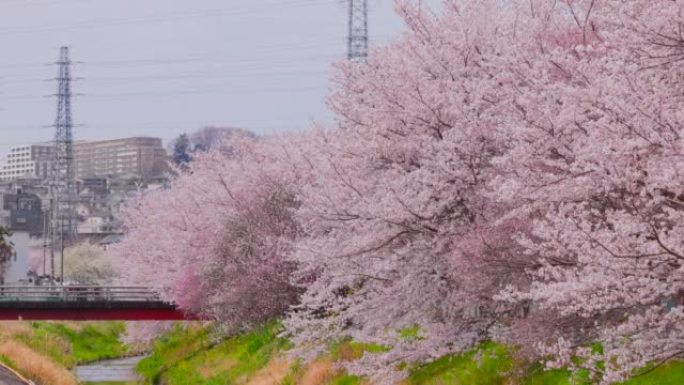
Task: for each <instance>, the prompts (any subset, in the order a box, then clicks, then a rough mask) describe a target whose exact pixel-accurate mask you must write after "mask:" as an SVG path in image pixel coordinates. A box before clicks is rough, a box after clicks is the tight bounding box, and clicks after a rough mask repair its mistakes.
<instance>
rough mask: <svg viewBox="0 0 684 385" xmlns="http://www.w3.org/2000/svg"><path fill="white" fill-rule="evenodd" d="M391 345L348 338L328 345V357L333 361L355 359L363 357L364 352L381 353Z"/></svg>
mask: <svg viewBox="0 0 684 385" xmlns="http://www.w3.org/2000/svg"><path fill="white" fill-rule="evenodd" d="M390 349H391V347H389V346H386V345H378V344H372V343H365V342H356V341H352V340H351V339H350V338H344V339H342V340H339V341H336V342H333V343H331V344H330V346H329V347H328V351H329V352H330V358H331V359H332V360H333V361H355V360H358V359H360V358H361V357H363V355H364V354H365V353H371V354H373V353H383V352H387V351H389V350H390Z"/></svg>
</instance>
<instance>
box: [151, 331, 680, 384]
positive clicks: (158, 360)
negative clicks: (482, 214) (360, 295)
mask: <svg viewBox="0 0 684 385" xmlns="http://www.w3.org/2000/svg"><path fill="white" fill-rule="evenodd" d="M278 331H279V329H278V325H277V324H275V323H273V324H269V325H267V326H265V327H263V328H261V329H259V330H256V331H254V332H251V333H247V334H242V335H240V336H236V337H233V338H229V339H226V340H222V341H217V340H216V339H215V338H214V337H213V336H212V332H211V330H210V329H209V328H202V327H187V328H185V327H180V326H179V327H176V328H175V329H173V330H172V331H170V332H169V333H167V334H166V335H164V336H163V337H162V338H160V339H159V340H158V341H157V342H156V344H155V346H154V351H153V353H152V355H151V356H150V357H149V358H148V359H146V360H143V361H141V362H140V364H139V366H138V369H139V371H140V373H141V374H143V376H144V377H145V384H146V385H152V384H164V385H223V384H240V385H366V384H368V385H370V383H369V381H367V380H366V379H364V378H360V377H357V376H352V375H348V374H346V373H344V372H343V371H340V370H339V369H336V363H338V362H340V361H351V360H356V359H359V358H360V357H361V356H362V355H363V354H375V353H377V352H380V351H383V350H385V349H388V348H389V347H386V346H379V345H373V344H362V343H358V342H351V341H341V342H339V343H336V344H333V345H331V348H330V350H329V353H328V354H326V355H325V356H323V357H321V358H319V359H318V360H316V361H315V362H313V363H310V364H308V365H301V364H299V363H297V362H292V361H289V360H288V359H286V357H285V356H284V354H283V353H284V352H285V351H286V350H287V349H288V347H289V343H288V342H287V341H286V340H284V339H282V338H279V337H277V335H278ZM409 368H410V375H409V377H408V378H407V379H406V380H404V381H403V383H402V384H401V385H590V384H592V382H591V381H590V380H589V379H588V376H587V375H581V374H574V373H571V372H569V371H567V370H552V371H545V370H543V369H542V367H541V365H539V364H537V363H527V362H521V361H520V360H518V359H516V356H515V354H513V352H512V351H511V349H509V348H508V347H506V346H503V345H499V344H494V343H486V344H483V345H481V346H480V347H479V348H477V349H473V350H472V351H470V352H468V353H465V354H462V355H453V356H445V357H442V358H440V359H437V360H435V361H433V362H430V363H425V364H422V365H412V366H409ZM681 384H684V363H682V362H678V363H671V364H669V365H665V366H662V367H659V368H657V369H656V370H653V371H651V372H649V373H648V374H646V375H643V376H638V377H636V378H634V379H632V380H630V381H628V382H626V383H624V385H681Z"/></svg>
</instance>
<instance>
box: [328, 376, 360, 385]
mask: <svg viewBox="0 0 684 385" xmlns="http://www.w3.org/2000/svg"><path fill="white" fill-rule="evenodd" d="M362 382H363V380H362V379H361V377H359V376H354V375H351V374H342V375H339V376H337V377H335V378H333V379H332V380H331V381H330V382H329V383H328V385H361V383H362Z"/></svg>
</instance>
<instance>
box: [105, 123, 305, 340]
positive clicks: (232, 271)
mask: <svg viewBox="0 0 684 385" xmlns="http://www.w3.org/2000/svg"><path fill="white" fill-rule="evenodd" d="M279 143H280V141H279V140H276V139H274V140H272V141H268V140H263V141H261V140H255V139H254V138H253V137H250V136H247V137H242V138H240V137H234V138H233V140H232V141H231V142H229V143H228V142H225V143H223V145H221V146H218V147H216V148H214V149H212V150H210V151H208V152H206V153H199V154H197V156H196V158H195V160H194V161H193V162H192V163H191V164H190V165H189V169H188V171H187V172H183V173H181V174H180V175H179V176H178V177H177V178H175V179H174V180H173V181H172V182H171V184H170V186H169V188H167V189H162V190H155V191H151V192H146V193H144V194H143V195H142V196H141V197H140V199H138V200H137V201H136V202H134V203H133V204H132V205H131V207H130V208H129V209H128V218H127V220H126V229H127V236H126V238H125V240H124V241H123V242H122V243H121V244H119V245H117V246H116V248H115V250H114V252H115V253H116V254H118V255H119V256H120V259H121V260H122V261H125V267H124V268H123V269H122V271H123V272H124V274H125V275H126V279H127V280H128V281H129V282H132V283H139V284H145V285H150V284H152V285H155V286H159V287H161V288H162V289H163V290H164V295H165V297H166V298H167V299H170V300H174V301H176V302H177V303H178V304H179V305H180V306H181V307H182V308H183V309H184V310H186V311H188V312H191V313H203V314H205V315H209V316H212V317H214V318H216V319H218V320H222V321H224V322H225V323H226V324H228V325H229V326H230V327H233V328H239V327H243V326H248V325H250V324H252V323H254V322H260V321H263V320H265V319H268V318H271V317H275V316H278V315H281V314H282V313H283V312H284V311H285V310H286V309H287V308H288V306H289V305H290V304H292V303H293V302H295V301H296V299H297V296H298V293H299V289H298V288H296V287H294V286H293V285H291V284H290V273H291V272H292V271H293V269H294V265H293V263H292V262H290V261H288V260H286V259H285V257H286V256H287V252H288V249H289V247H290V245H291V243H292V240H293V239H294V238H295V237H296V236H297V234H298V228H297V226H296V224H295V223H294V221H293V220H292V214H291V212H292V210H294V209H295V208H296V206H297V201H296V200H295V199H294V198H293V196H294V195H293V194H294V189H296V183H295V182H296V181H297V179H298V178H297V175H295V173H293V172H290V170H293V168H292V167H291V166H290V165H289V163H288V159H287V156H286V155H285V154H284V152H283V150H282V149H283V147H282V146H280V144H279Z"/></svg>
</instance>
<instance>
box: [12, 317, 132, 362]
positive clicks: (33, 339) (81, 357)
mask: <svg viewBox="0 0 684 385" xmlns="http://www.w3.org/2000/svg"><path fill="white" fill-rule="evenodd" d="M31 327H32V333H30V334H29V333H26V334H19V335H18V336H17V339H18V340H19V341H21V342H23V343H24V344H26V345H27V346H28V347H30V348H31V349H33V350H35V351H37V352H39V353H41V354H44V355H46V356H48V357H49V358H51V359H52V360H53V361H55V362H57V363H59V364H61V365H62V366H65V367H67V368H72V367H74V366H75V365H77V364H82V363H88V362H94V361H99V360H104V359H110V358H118V357H122V356H125V355H126V354H127V349H126V346H125V345H124V344H123V343H122V342H121V341H120V340H119V337H120V336H121V335H122V334H123V333H124V332H125V330H126V326H125V324H124V323H123V322H98V323H88V324H86V325H84V326H82V327H80V328H73V327H70V326H68V325H67V324H62V323H51V322H32V323H31Z"/></svg>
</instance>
